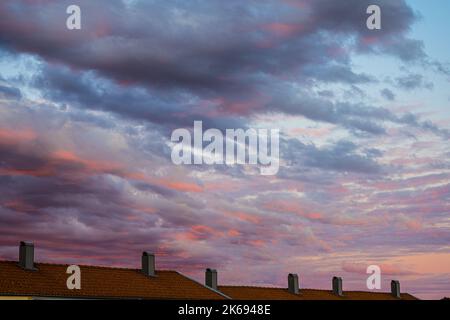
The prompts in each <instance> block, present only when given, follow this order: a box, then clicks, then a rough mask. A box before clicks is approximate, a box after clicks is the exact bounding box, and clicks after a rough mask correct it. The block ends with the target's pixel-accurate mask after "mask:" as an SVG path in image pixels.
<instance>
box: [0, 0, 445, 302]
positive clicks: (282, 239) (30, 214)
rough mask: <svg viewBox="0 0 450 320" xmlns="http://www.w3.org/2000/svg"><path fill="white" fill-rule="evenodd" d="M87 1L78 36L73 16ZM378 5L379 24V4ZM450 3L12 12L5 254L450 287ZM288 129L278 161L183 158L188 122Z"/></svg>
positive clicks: (7, 13) (0, 35) (103, 6)
mask: <svg viewBox="0 0 450 320" xmlns="http://www.w3.org/2000/svg"><path fill="white" fill-rule="evenodd" d="M71 4H77V5H79V6H80V8H81V23H82V27H81V30H68V29H67V28H66V19H67V17H68V15H67V14H66V8H67V6H68V5H71ZM370 4H377V5H379V6H380V7H381V14H382V15H381V19H382V20H381V21H382V28H381V30H369V29H368V28H367V27H366V18H367V16H368V15H367V14H366V8H367V7H368V6H369V5H370ZM449 9H450V4H449V2H448V1H447V0H432V1H424V0H409V1H403V0H398V1H387V0H386V1H382V0H380V1H375V0H370V1H368V0H367V1H366V0H346V1H327V0H317V1H311V0H278V1H275V0H267V1H260V0H258V1H256V0H248V1H233V0H230V1H221V0H208V1H206V0H205V1H202V0H193V1H175V0H173V1H172V0H165V1H156V0H155V1H139V0H135V1H125V0H122V1H120V0H111V1H102V0H100V1H81V0H80V1H75V0H71V1H65V0H62V1H61V0H58V1H56V0H35V1H32V0H15V1H12V0H4V1H1V3H0V259H12V260H16V259H17V257H18V243H19V241H21V240H32V241H34V242H35V245H36V258H37V260H38V261H43V262H54V263H75V264H94V265H105V266H124V267H139V263H140V254H141V252H142V251H144V250H147V251H152V252H155V253H156V257H157V268H160V269H175V270H178V271H180V272H183V273H185V274H187V275H190V276H192V277H194V278H196V279H198V280H199V281H203V272H204V269H205V268H207V267H211V268H216V269H218V273H219V284H228V285H230V284H241V285H242V284H246V285H260V286H263V285H264V286H283V287H284V286H287V284H286V281H287V279H286V278H287V274H288V273H289V272H293V273H298V274H299V279H300V287H303V288H321V289H329V288H330V287H331V278H332V277H333V276H335V275H336V276H341V277H342V278H343V287H344V291H345V290H350V289H352V290H367V288H366V279H367V277H368V275H367V274H366V268H367V266H369V265H372V264H375V265H378V266H380V267H381V271H382V289H381V290H382V291H389V290H390V287H389V282H390V280H391V279H398V280H400V283H401V289H402V291H404V292H409V293H411V294H414V295H416V296H418V297H420V298H424V299H440V298H442V297H444V296H450V219H449V213H450V160H449V159H450V142H449V137H450V108H449V107H450V90H448V88H449V81H450V42H449V41H448V40H447V38H448V29H449V21H450V20H449V19H448V12H450V10H449ZM197 120H199V121H202V122H203V126H204V128H205V129H207V128H217V129H219V130H221V131H225V130H226V129H230V128H231V129H237V128H242V129H248V128H268V129H272V128H276V129H279V130H280V168H279V171H278V173H277V174H276V175H272V176H263V175H260V174H259V170H256V169H255V167H254V166H252V165H233V166H226V165H220V164H216V165H205V164H203V165H175V164H173V163H172V161H171V142H170V137H171V133H172V132H173V130H175V129H177V128H187V129H192V127H193V123H194V121H197Z"/></svg>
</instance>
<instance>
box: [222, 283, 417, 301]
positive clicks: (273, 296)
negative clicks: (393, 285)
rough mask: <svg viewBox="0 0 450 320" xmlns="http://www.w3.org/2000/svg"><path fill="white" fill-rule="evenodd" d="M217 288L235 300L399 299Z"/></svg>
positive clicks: (356, 293)
mask: <svg viewBox="0 0 450 320" xmlns="http://www.w3.org/2000/svg"><path fill="white" fill-rule="evenodd" d="M219 290H220V291H221V292H223V293H224V294H226V295H227V296H229V297H230V298H231V299H236V300H399V299H397V298H394V297H393V296H392V295H391V294H390V293H385V292H366V291H344V292H343V296H342V297H338V296H336V295H334V294H333V292H332V291H331V290H318V289H300V293H299V294H293V293H290V292H289V291H288V290H287V289H286V288H272V287H247V286H219ZM401 299H402V300H417V298H416V297H414V296H412V295H410V294H408V293H402V294H401Z"/></svg>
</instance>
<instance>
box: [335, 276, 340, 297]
mask: <svg viewBox="0 0 450 320" xmlns="http://www.w3.org/2000/svg"><path fill="white" fill-rule="evenodd" d="M333 294H335V295H337V296H342V278H341V277H333Z"/></svg>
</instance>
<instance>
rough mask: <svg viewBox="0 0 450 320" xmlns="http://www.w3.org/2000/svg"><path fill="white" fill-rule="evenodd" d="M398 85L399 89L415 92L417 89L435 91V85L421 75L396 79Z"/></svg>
mask: <svg viewBox="0 0 450 320" xmlns="http://www.w3.org/2000/svg"><path fill="white" fill-rule="evenodd" d="M396 84H397V86H398V87H399V88H402V89H404V90H408V91H410V90H415V89H422V88H424V89H428V90H431V89H433V86H434V85H433V83H432V82H427V81H425V80H424V78H423V76H422V75H420V74H408V75H405V76H403V77H398V78H396Z"/></svg>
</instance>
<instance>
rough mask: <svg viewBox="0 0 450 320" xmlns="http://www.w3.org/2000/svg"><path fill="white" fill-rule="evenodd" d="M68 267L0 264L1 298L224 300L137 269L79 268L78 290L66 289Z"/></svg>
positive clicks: (171, 275)
mask: <svg viewBox="0 0 450 320" xmlns="http://www.w3.org/2000/svg"><path fill="white" fill-rule="evenodd" d="M68 266H69V265H62V264H47V263H35V267H36V268H37V269H38V270H37V271H27V270H24V269H22V268H21V267H19V266H18V263H17V262H15V261H0V296H1V295H4V296H35V297H62V298H64V297H67V298H97V299H98V298H110V299H116V298H117V299H208V300H210V299H211V300H212V299H225V297H224V296H223V295H221V294H220V293H217V292H215V291H213V290H212V289H209V288H207V287H205V286H204V285H202V284H200V283H198V282H196V281H194V280H192V279H190V278H188V277H186V276H184V275H182V274H180V273H179V272H177V271H166V270H157V271H156V276H155V277H148V276H146V275H144V274H143V273H141V272H140V270H139V269H126V268H110V267H97V266H83V265H79V267H80V269H81V290H69V289H67V287H66V281H67V278H68V277H69V276H70V275H69V274H67V273H66V270H67V267H68Z"/></svg>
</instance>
